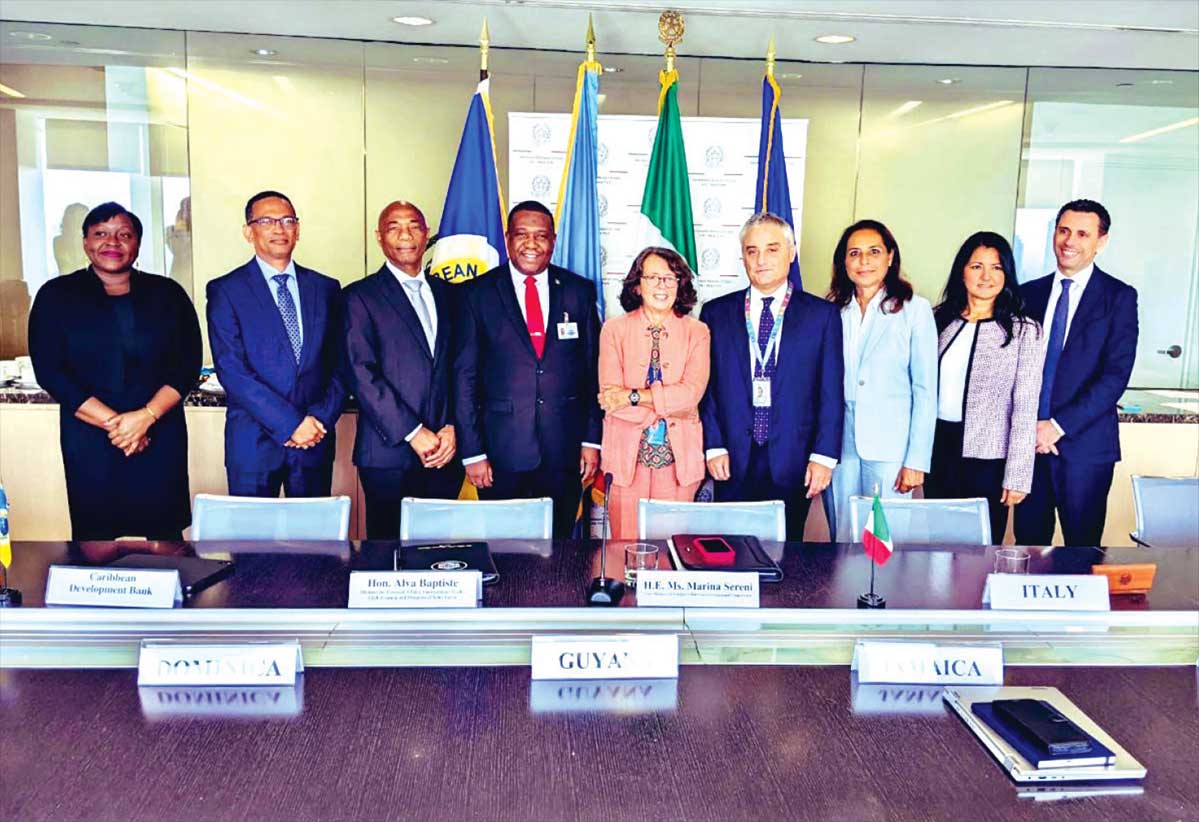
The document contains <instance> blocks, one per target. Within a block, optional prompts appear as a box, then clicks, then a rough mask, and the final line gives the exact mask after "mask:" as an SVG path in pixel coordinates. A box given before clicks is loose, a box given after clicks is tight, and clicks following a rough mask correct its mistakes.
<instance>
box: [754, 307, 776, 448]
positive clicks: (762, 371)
mask: <svg viewBox="0 0 1199 822" xmlns="http://www.w3.org/2000/svg"><path fill="white" fill-rule="evenodd" d="M772 302H774V297H763V298H762V316H761V317H760V318H759V319H758V351H760V352H761V353H762V356H763V357H765V356H766V343H767V342H769V341H770V332H771V330H773V329H774V314H773V313H772V312H771V310H770V304H771V303H772ZM773 376H774V352H771V354H770V359H769V360H767V361H766V362H765V364H763V365H760V364H759V363H758V361H757V360H756V359H755V360H754V379H758V378H762V377H764V378H766V379H770V378H771V377H773ZM769 436H770V408H769V407H763V408H759V407H758V406H754V442H756V443H757V444H758V445H765V444H766V440H767V438H768V437H769Z"/></svg>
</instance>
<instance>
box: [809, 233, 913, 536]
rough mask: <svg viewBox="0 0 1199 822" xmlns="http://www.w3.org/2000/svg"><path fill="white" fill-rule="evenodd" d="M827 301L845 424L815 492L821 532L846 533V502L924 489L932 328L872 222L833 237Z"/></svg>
mask: <svg viewBox="0 0 1199 822" xmlns="http://www.w3.org/2000/svg"><path fill="white" fill-rule="evenodd" d="M828 299H829V300H830V301H831V302H833V303H835V304H836V305H837V306H839V307H840V309H841V336H842V351H843V354H844V358H845V384H844V388H845V427H844V433H843V435H842V438H841V459H840V461H839V462H838V463H837V467H836V469H835V470H834V471H833V481H832V484H831V485H830V486H829V488H828V490H827V491H825V492H824V508H825V513H826V515H827V516H828V520H829V533H830V535H832V537H833V539H834V540H835V541H837V542H851V541H854V540H857V539H860V538H861V535H860V534H853V533H851V532H850V522H849V500H850V497H853V496H871V495H873V494H874V493H875V492H876V491H877V492H878V494H879V496H881V497H906V496H910V495H911V493H912V489H913V488H917V487H919V486H920V485H922V484H923V483H924V475H925V472H927V471H928V469H929V459H930V456H931V453H932V447H933V426H934V423H935V420H936V402H937V332H936V327H935V325H934V323H933V312H932V308H931V307H930V306H929V304H928V300H926V299H924V298H923V297H918V296H916V295H915V294H914V293H913V292H912V284H911V283H909V282H908V281H907V280H906V279H904V277H903V274H902V273H901V271H900V256H899V244H898V243H897V242H896V241H895V237H894V235H892V234H891V231H890V230H889V229H888V228H887V227H886V226H885V225H883V224H882V223H880V222H878V221H877V220H859V221H858V222H856V223H854V224H853V225H851V226H850V227H849V228H847V229H845V231H843V232H842V233H841V239H840V240H839V241H838V242H837V248H836V250H835V251H834V252H833V279H832V284H831V286H830V287H829V292H828Z"/></svg>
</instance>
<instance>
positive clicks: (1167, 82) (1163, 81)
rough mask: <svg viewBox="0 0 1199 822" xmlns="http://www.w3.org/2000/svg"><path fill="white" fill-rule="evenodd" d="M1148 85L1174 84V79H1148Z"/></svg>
mask: <svg viewBox="0 0 1199 822" xmlns="http://www.w3.org/2000/svg"><path fill="white" fill-rule="evenodd" d="M1149 85H1151V86H1172V85H1174V81H1173V80H1150V81H1149Z"/></svg>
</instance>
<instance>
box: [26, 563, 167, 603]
mask: <svg viewBox="0 0 1199 822" xmlns="http://www.w3.org/2000/svg"><path fill="white" fill-rule="evenodd" d="M182 602H183V589H182V588H181V587H180V586H179V572H178V571H176V570H174V569H168V568H83V567H78V566H72V565H51V566H50V573H49V574H48V575H47V577H46V604H47V605H92V606H101V607H105V608H174V607H175V606H176V605H179V604H181V603H182Z"/></svg>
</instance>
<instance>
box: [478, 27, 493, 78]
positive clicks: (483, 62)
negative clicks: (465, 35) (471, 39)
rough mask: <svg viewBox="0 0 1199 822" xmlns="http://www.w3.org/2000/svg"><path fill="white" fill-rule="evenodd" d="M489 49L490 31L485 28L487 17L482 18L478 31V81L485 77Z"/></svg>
mask: <svg viewBox="0 0 1199 822" xmlns="http://www.w3.org/2000/svg"><path fill="white" fill-rule="evenodd" d="M490 50H491V32H489V31H488V30H487V18H486V17H484V18H483V30H482V31H481V32H479V82H482V81H484V80H486V79H487V75H488V71H487V56H488V54H487V53H488V52H489V51H490Z"/></svg>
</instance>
